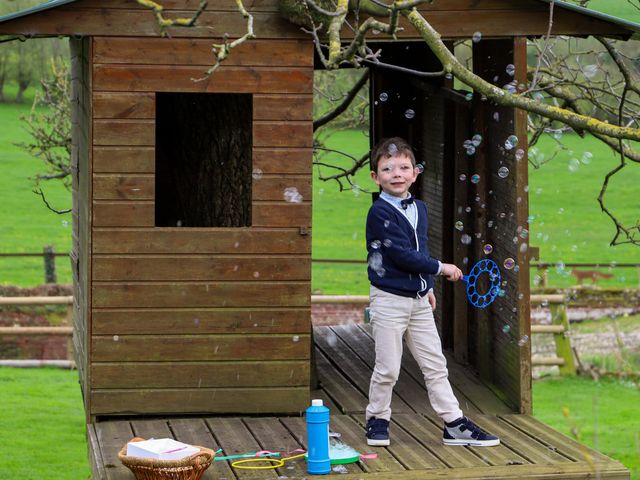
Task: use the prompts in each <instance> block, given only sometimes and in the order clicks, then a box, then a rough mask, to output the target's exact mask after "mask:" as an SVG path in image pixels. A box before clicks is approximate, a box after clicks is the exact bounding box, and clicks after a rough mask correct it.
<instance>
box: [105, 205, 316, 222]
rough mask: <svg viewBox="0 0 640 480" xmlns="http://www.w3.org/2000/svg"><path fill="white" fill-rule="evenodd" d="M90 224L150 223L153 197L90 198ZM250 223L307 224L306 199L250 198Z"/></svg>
mask: <svg viewBox="0 0 640 480" xmlns="http://www.w3.org/2000/svg"><path fill="white" fill-rule="evenodd" d="M93 225H94V226H96V227H153V226H155V203H154V202H153V201H147V200H145V201H142V200H140V201H120V202H118V201H106V200H96V201H94V202H93ZM251 225H252V226H254V227H311V205H310V203H308V202H303V203H287V202H285V201H284V199H283V200H282V202H253V205H252V212H251Z"/></svg>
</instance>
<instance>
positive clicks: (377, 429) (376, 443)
mask: <svg viewBox="0 0 640 480" xmlns="http://www.w3.org/2000/svg"><path fill="white" fill-rule="evenodd" d="M389 443H390V442H389V421H388V420H385V419H383V418H376V417H371V418H370V419H369V420H368V421H367V445H370V446H372V447H386V446H388V445H389Z"/></svg>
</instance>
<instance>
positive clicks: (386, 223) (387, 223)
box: [384, 220, 391, 228]
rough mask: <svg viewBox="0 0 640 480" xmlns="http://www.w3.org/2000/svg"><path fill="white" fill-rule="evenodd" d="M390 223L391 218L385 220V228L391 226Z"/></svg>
mask: <svg viewBox="0 0 640 480" xmlns="http://www.w3.org/2000/svg"><path fill="white" fill-rule="evenodd" d="M390 223H391V222H390V221H389V220H385V221H384V228H389V224H390Z"/></svg>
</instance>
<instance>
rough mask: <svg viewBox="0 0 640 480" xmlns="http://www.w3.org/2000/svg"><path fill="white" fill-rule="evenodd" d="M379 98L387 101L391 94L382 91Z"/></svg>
mask: <svg viewBox="0 0 640 480" xmlns="http://www.w3.org/2000/svg"><path fill="white" fill-rule="evenodd" d="M378 98H379V99H380V101H381V102H386V101H387V100H388V99H389V95H388V94H387V93H386V92H382V93H381V94H380V96H379V97H378Z"/></svg>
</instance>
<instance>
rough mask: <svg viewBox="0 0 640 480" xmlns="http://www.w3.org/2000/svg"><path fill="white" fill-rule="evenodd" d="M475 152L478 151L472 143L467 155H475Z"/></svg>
mask: <svg viewBox="0 0 640 480" xmlns="http://www.w3.org/2000/svg"><path fill="white" fill-rule="evenodd" d="M474 153H476V147H474V146H473V145H471V146H470V147H469V148H467V155H473V154H474Z"/></svg>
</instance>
